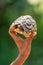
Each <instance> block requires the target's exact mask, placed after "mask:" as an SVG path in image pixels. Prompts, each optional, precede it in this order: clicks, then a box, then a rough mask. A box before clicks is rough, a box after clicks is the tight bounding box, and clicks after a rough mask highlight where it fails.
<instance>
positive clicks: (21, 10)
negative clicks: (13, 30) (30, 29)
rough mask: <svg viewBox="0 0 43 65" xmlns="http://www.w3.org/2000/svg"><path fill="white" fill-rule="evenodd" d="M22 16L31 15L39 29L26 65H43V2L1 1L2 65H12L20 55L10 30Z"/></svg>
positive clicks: (0, 51) (0, 42) (0, 56)
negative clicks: (14, 22)
mask: <svg viewBox="0 0 43 65" xmlns="http://www.w3.org/2000/svg"><path fill="white" fill-rule="evenodd" d="M21 15H31V16H32V17H33V18H34V19H35V20H36V22H37V29H38V30H37V36H36V38H35V39H34V40H33V42H32V50H31V54H30V57H29V58H28V59H27V61H26V62H25V64H24V65H43V0H0V65H10V63H11V62H12V61H13V60H14V59H15V58H16V57H17V55H18V53H19V52H18V49H17V46H16V44H15V43H14V41H13V39H12V38H11V37H10V35H9V33H8V30H9V26H10V24H11V23H12V22H13V21H14V20H15V19H16V18H17V17H19V16H21Z"/></svg>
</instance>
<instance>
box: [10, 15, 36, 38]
mask: <svg viewBox="0 0 43 65" xmlns="http://www.w3.org/2000/svg"><path fill="white" fill-rule="evenodd" d="M12 26H13V31H15V32H18V33H20V34H23V35H24V36H25V37H29V35H30V34H31V32H36V31H37V25H36V22H35V20H34V19H33V18H32V17H31V16H30V15H25V16H20V17H19V18H17V19H16V20H15V21H14V22H13V23H12V25H11V27H12Z"/></svg>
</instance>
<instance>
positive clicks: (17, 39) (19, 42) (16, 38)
mask: <svg viewBox="0 0 43 65" xmlns="http://www.w3.org/2000/svg"><path fill="white" fill-rule="evenodd" d="M9 33H10V35H11V37H12V38H13V39H14V41H15V42H16V45H17V47H18V49H19V51H20V52H21V51H22V50H23V49H24V48H26V46H28V47H29V45H30V43H31V41H32V39H33V38H34V36H35V35H34V34H33V33H32V34H31V35H30V37H29V38H27V39H25V40H23V39H22V38H21V37H19V36H18V35H17V34H16V33H15V32H9Z"/></svg>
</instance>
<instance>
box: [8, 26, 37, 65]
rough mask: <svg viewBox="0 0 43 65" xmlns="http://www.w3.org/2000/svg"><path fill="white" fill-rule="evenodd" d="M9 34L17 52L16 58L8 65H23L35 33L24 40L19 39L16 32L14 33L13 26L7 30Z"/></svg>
mask: <svg viewBox="0 0 43 65" xmlns="http://www.w3.org/2000/svg"><path fill="white" fill-rule="evenodd" d="M9 34H10V36H11V37H12V38H13V40H14V41H15V42H16V45H17V47H18V50H19V54H18V57H17V58H16V59H15V60H14V61H13V62H12V63H11V64H10V65H23V64H24V62H25V61H26V60H27V58H28V57H29V55H30V51H31V43H32V40H33V39H34V37H35V36H36V32H31V35H30V36H29V37H28V38H26V39H25V40H24V39H22V38H21V37H19V36H18V35H17V34H16V32H14V28H13V26H11V27H10V29H9Z"/></svg>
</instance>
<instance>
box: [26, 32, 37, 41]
mask: <svg viewBox="0 0 43 65" xmlns="http://www.w3.org/2000/svg"><path fill="white" fill-rule="evenodd" d="M36 34H37V33H36V32H32V33H31V35H30V36H29V37H28V38H27V39H26V41H32V40H33V39H34V37H35V36H36Z"/></svg>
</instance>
